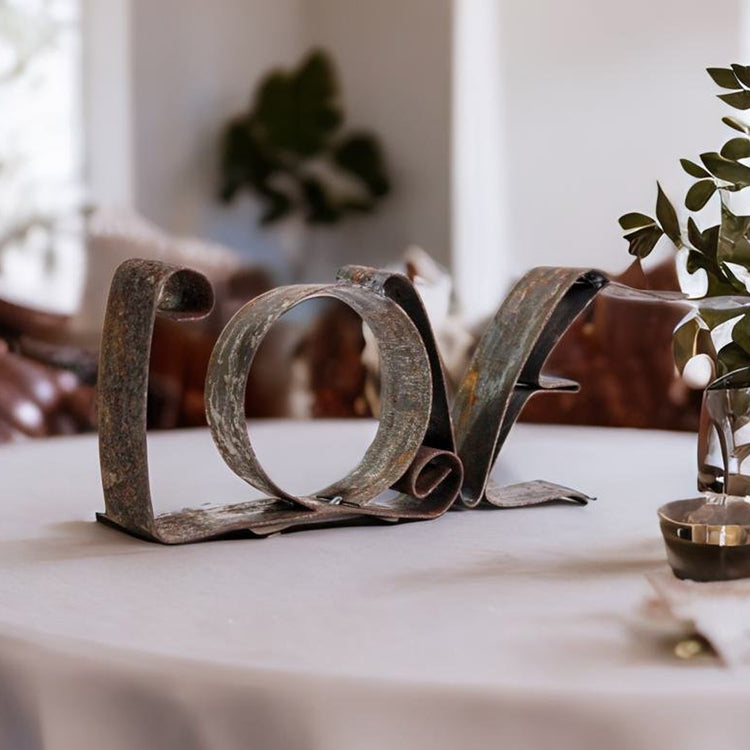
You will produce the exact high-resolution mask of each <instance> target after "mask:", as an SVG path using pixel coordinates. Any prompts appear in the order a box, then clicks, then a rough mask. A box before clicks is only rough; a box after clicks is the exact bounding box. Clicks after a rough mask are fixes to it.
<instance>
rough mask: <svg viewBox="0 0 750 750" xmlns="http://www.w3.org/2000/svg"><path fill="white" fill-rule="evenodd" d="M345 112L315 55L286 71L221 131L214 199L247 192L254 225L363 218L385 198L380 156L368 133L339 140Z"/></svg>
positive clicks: (327, 67)
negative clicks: (253, 205)
mask: <svg viewBox="0 0 750 750" xmlns="http://www.w3.org/2000/svg"><path fill="white" fill-rule="evenodd" d="M343 123H344V111H343V108H342V105H341V101H340V90H339V84H338V80H337V75H336V71H335V68H334V66H333V63H332V61H331V59H330V58H329V56H328V55H327V54H326V53H325V52H323V51H321V50H316V51H313V52H312V53H311V54H309V55H308V56H307V57H306V58H305V59H304V60H303V61H302V62H301V63H300V64H299V65H298V66H297V67H296V68H294V69H293V70H288V71H287V70H275V71H272V72H271V73H269V74H268V75H267V76H266V77H265V78H264V79H263V81H261V83H260V85H259V86H258V89H257V91H256V92H255V95H254V99H253V102H252V105H251V106H250V108H249V110H248V111H246V112H244V113H243V114H241V115H240V116H239V117H236V118H235V119H233V120H232V121H231V122H229V123H228V125H227V126H226V128H225V130H224V133H223V136H222V143H221V150H222V153H221V198H222V200H223V201H225V202H228V201H231V200H232V199H233V198H234V197H235V196H236V195H237V194H238V193H240V192H241V191H243V190H247V191H249V192H251V193H252V194H254V195H255V196H256V197H257V198H258V199H259V200H260V201H261V203H262V205H263V212H262V215H261V218H260V222H261V224H264V225H267V224H272V223H274V222H277V221H280V220H281V219H284V218H285V217H288V216H290V215H292V214H295V213H297V214H301V215H302V217H303V218H304V220H305V221H306V222H307V223H309V224H333V223H336V222H338V221H340V220H341V219H343V218H344V216H346V215H347V214H351V213H366V212H369V211H371V210H372V209H374V208H375V206H376V204H377V203H378V202H379V201H380V200H381V199H382V198H383V197H384V196H386V195H387V194H388V192H389V191H390V181H389V179H388V175H387V172H386V166H385V161H384V158H383V153H382V149H381V147H380V144H379V142H378V140H377V139H376V138H375V136H373V135H372V134H370V133H367V132H361V131H360V132H343Z"/></svg>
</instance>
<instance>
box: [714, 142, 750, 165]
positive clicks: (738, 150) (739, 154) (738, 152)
mask: <svg viewBox="0 0 750 750" xmlns="http://www.w3.org/2000/svg"><path fill="white" fill-rule="evenodd" d="M721 155H722V156H723V157H724V158H725V159H734V160H735V161H736V160H737V159H747V157H748V156H750V139H747V138H732V139H731V140H729V141H727V142H726V143H725V144H724V146H723V147H722V149H721Z"/></svg>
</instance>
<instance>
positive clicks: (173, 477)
mask: <svg viewBox="0 0 750 750" xmlns="http://www.w3.org/2000/svg"><path fill="white" fill-rule="evenodd" d="M373 433H374V426H373V424H372V423H369V422H348V423H332V422H322V423H300V424H297V423H290V422H275V423H261V424H257V425H255V426H254V428H253V434H254V437H255V440H256V442H257V445H258V452H259V455H260V457H261V460H262V461H263V462H264V465H266V466H267V467H268V469H269V470H270V472H271V474H272V475H273V476H274V478H276V479H278V480H279V481H280V482H281V483H282V484H283V485H284V486H287V487H288V488H289V489H291V490H294V491H306V490H307V491H310V490H313V489H317V488H319V487H321V486H323V485H324V484H325V483H326V482H327V481H329V480H332V479H335V478H338V477H340V476H342V475H343V472H344V470H345V469H347V468H348V467H349V466H350V465H352V464H353V463H354V462H356V461H357V460H358V459H359V457H360V456H361V454H362V452H363V450H364V447H365V446H366V445H367V443H368V440H369V439H370V437H371V436H372V434H373ZM150 448H151V459H152V475H153V484H154V488H153V489H154V497H155V499H156V504H157V506H159V507H160V508H165V509H166V508H180V507H184V506H189V505H198V504H200V503H202V502H208V501H210V502H220V501H232V500H238V499H243V498H246V497H247V496H248V493H249V492H253V491H252V490H250V489H249V488H247V486H246V485H244V484H243V483H242V482H241V481H240V480H239V479H237V478H236V477H234V475H233V474H232V473H231V472H230V471H229V470H228V469H227V468H226V467H225V466H224V464H223V463H222V462H221V459H220V458H219V456H218V454H217V453H215V451H214V449H213V446H212V443H211V440H210V437H209V435H208V433H207V432H206V431H203V430H197V431H185V432H178V433H172V434H161V435H157V436H154V437H153V438H152V439H151V441H150ZM694 454H695V439H694V437H693V436H691V435H676V434H670V433H656V432H642V431H631V430H605V429H583V428H563V427H537V426H526V425H520V426H518V427H517V428H515V429H514V431H513V433H512V435H511V438H510V441H509V443H508V445H507V446H506V448H505V449H504V451H503V453H502V454H501V458H500V461H499V464H498V467H497V469H496V472H495V477H496V478H497V479H498V480H499V481H501V482H511V481H521V480H525V479H535V478H545V479H550V480H554V481H556V482H560V483H562V484H567V485H569V486H573V487H577V488H580V489H582V490H584V491H587V492H589V493H591V494H595V495H597V496H598V498H599V500H598V501H597V502H596V503H594V504H592V505H589V506H588V507H573V506H565V505H553V506H547V507H538V508H530V509H517V510H475V511H466V512H451V513H448V514H447V515H445V516H444V517H442V518H440V519H438V520H436V521H430V522H424V523H413V524H403V525H396V526H377V527H373V526H370V527H355V528H328V529H317V530H307V531H301V532H295V533H288V534H283V535H279V536H275V537H272V538H269V539H264V540H263V539H237V540H231V541H220V542H212V543H206V544H199V545H192V546H183V547H163V546H158V545H155V544H150V543H147V542H142V541H138V540H136V539H133V538H130V537H128V536H126V535H124V534H121V533H118V532H117V531H114V530H112V529H110V528H106V527H104V526H102V525H99V524H96V523H95V522H94V521H93V517H94V512H95V511H97V510H99V509H101V508H102V505H103V501H102V498H101V489H100V484H99V472H98V462H97V446H96V440H95V438H93V437H81V438H74V439H68V438H65V439H62V438H61V439H53V440H49V441H46V442H41V441H40V442H33V443H26V444H23V445H17V446H11V447H6V448H2V449H0V477H2V479H1V480H0V487H2V493H3V496H2V516H1V517H0V747H1V748H3V749H5V748H9V749H10V750H31V749H34V750H36V748H44V749H45V750H82V749H86V748H96V749H97V750H110V748H111V749H113V750H114V749H116V750H125V749H127V750H131V748H132V749H133V750H135V749H137V750H145V749H150V748H159V749H160V748H169V749H170V750H172V749H173V748H174V750H193V749H196V750H197V749H198V748H210V749H211V750H224V749H225V748H226V749H229V748H231V749H233V750H234V749H235V748H236V749H237V750H246V749H247V748H253V749H254V750H255V749H258V748H260V749H263V748H269V749H273V750H297V749H299V750H308V749H313V748H314V749H316V750H318V749H319V750H339V749H341V750H385V749H388V750H397V749H398V748H430V750H439V749H441V748H462V749H473V748H482V749H486V748H507V749H508V750H515V749H521V750H523V749H525V748H555V749H556V750H567V749H568V748H570V750H586V749H587V748H591V749H592V750H601V748H604V747H606V748H607V750H620V749H622V750H625V749H626V748H627V749H629V748H633V749H636V748H637V749H638V750H643V748H650V747H658V748H660V749H662V750H664V749H666V748H672V747H674V748H680V750H705V748H709V747H711V748H725V747H738V748H739V747H744V745H745V744H746V735H747V710H748V705H750V670H746V669H744V668H737V669H732V670H730V669H727V668H725V667H723V666H721V665H720V664H719V663H718V662H715V661H711V660H698V661H695V662H688V663H682V662H679V661H677V660H676V659H675V658H674V656H673V654H672V651H671V648H670V647H669V644H665V643H664V642H662V641H661V640H660V639H659V638H658V637H656V636H655V635H654V634H653V633H649V632H647V631H644V630H643V629H642V628H641V627H639V625H638V622H639V621H638V617H637V612H638V610H639V608H640V607H641V604H642V602H643V600H644V599H645V598H646V597H648V596H649V595H650V589H649V586H648V583H647V582H646V580H645V577H644V574H646V573H648V572H652V571H658V570H661V569H663V567H664V565H665V562H664V553H663V550H662V545H661V540H660V536H659V530H658V524H657V519H656V508H657V507H658V506H659V505H660V504H661V503H663V502H665V501H667V500H670V499H674V498H679V497H682V496H685V497H687V496H691V495H692V494H694V486H695V457H694Z"/></svg>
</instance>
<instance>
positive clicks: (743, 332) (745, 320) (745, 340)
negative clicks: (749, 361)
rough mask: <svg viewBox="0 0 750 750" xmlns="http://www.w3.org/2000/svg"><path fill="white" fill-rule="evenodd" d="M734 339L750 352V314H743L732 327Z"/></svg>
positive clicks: (746, 351)
mask: <svg viewBox="0 0 750 750" xmlns="http://www.w3.org/2000/svg"><path fill="white" fill-rule="evenodd" d="M732 341H734V343H735V344H737V345H738V346H741V347H742V349H743V350H744V351H745V353H747V354H750V314H745V315H743V316H742V317H741V318H740V319H739V320H738V321H737V323H736V324H735V326H734V328H732Z"/></svg>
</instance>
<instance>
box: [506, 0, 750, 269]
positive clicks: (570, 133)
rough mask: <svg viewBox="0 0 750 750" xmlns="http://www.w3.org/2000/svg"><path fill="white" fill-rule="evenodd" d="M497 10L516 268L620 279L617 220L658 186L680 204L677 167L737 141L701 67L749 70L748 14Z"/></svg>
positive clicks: (643, 7) (545, 7)
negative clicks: (740, 65)
mask: <svg viewBox="0 0 750 750" xmlns="http://www.w3.org/2000/svg"><path fill="white" fill-rule="evenodd" d="M498 1H500V2H502V8H503V12H502V19H501V23H502V27H503V28H502V38H503V41H504V44H503V48H504V66H503V67H504V71H505V75H506V78H505V92H506V130H507V138H508V145H509V148H508V149H507V150H506V153H507V154H508V161H507V165H506V166H507V169H508V180H509V183H510V217H511V218H510V222H511V226H510V242H511V246H510V248H509V250H510V253H511V256H512V259H513V267H514V269H515V270H516V271H517V272H520V271H521V270H523V269H526V268H528V267H530V266H534V265H539V264H569V265H582V266H589V265H594V266H599V267H603V268H605V269H613V270H614V269H618V268H622V267H623V266H624V265H625V264H626V263H627V259H628V256H627V252H626V246H625V243H624V241H623V240H622V239H621V238H620V231H619V227H618V225H617V217H618V216H620V215H621V214H623V213H625V212H626V211H646V212H652V211H653V205H654V202H655V198H656V185H655V181H656V179H657V178H659V179H660V180H662V184H663V185H664V186H665V189H670V188H671V195H672V197H673V200H674V202H675V203H681V202H682V199H683V197H684V192H682V188H683V187H684V184H685V180H686V179H689V178H684V177H683V176H682V170H681V168H680V166H679V163H678V159H679V157H690V158H695V157H697V155H698V154H699V153H700V152H702V151H707V150H718V147H719V146H721V144H722V143H723V141H722V140H721V138H722V137H728V134H729V133H731V131H729V130H728V129H727V128H726V127H725V126H723V125H721V123H720V118H721V116H722V114H724V113H725V112H724V109H723V105H722V104H721V102H719V101H718V100H716V99H715V98H714V96H713V94H714V93H715V91H716V86H715V85H714V84H713V83H712V82H711V80H710V79H709V77H708V75H707V74H706V73H705V72H704V68H705V67H707V66H712V65H713V66H721V65H727V64H729V63H732V62H738V61H739V60H738V59H737V58H738V57H739V55H740V41H741V40H740V37H741V32H740V6H741V5H742V3H741V2H739V0H713V2H711V3H698V2H684V0H628V2H602V0H568V1H567V2H559V0H523V2H518V1H517V0H498ZM652 215H653V214H652Z"/></svg>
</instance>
